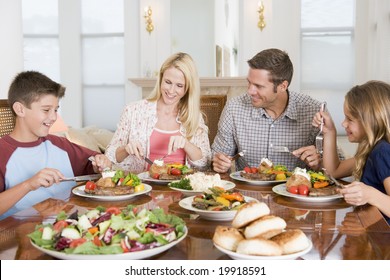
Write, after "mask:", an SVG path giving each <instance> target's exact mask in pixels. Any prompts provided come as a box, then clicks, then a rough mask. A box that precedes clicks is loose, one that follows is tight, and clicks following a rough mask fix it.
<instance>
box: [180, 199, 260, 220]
mask: <svg viewBox="0 0 390 280" xmlns="http://www.w3.org/2000/svg"><path fill="white" fill-rule="evenodd" d="M194 197H195V196H189V197H186V198H183V199H182V200H180V201H179V206H180V207H182V208H184V209H187V210H190V211H193V212H195V213H196V214H198V215H199V216H200V217H201V218H203V219H205V220H211V221H231V220H233V218H234V216H235V215H236V213H237V210H230V211H210V210H201V209H198V208H195V207H193V206H192V201H193V200H194ZM244 199H245V201H246V202H250V201H258V200H257V199H255V198H252V197H249V196H244Z"/></svg>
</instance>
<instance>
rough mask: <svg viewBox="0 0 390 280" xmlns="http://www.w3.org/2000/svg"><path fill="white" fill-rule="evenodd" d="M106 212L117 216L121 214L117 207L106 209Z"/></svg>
mask: <svg viewBox="0 0 390 280" xmlns="http://www.w3.org/2000/svg"><path fill="white" fill-rule="evenodd" d="M106 212H107V213H111V214H113V215H118V214H120V213H121V210H120V209H119V208H118V207H115V206H113V207H109V208H107V210H106Z"/></svg>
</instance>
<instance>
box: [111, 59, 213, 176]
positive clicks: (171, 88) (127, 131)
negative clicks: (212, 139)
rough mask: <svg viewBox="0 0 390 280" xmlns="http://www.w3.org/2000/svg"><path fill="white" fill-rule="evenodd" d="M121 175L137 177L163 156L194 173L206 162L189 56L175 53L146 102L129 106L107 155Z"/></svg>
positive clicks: (196, 85)
mask: <svg viewBox="0 0 390 280" xmlns="http://www.w3.org/2000/svg"><path fill="white" fill-rule="evenodd" d="M106 155H107V157H108V158H109V159H110V160H111V161H112V162H113V163H115V164H117V165H119V167H121V168H123V169H124V170H128V171H131V172H135V173H139V172H143V171H145V170H148V168H149V165H148V164H147V163H146V162H145V160H144V157H145V156H147V157H148V158H150V159H151V160H152V161H153V160H155V159H159V158H161V157H163V156H166V155H167V156H166V157H165V158H164V161H165V162H168V163H169V162H175V163H176V162H177V163H183V164H187V165H190V166H192V167H196V168H204V167H206V166H208V164H209V162H210V158H211V150H210V143H209V138H208V128H207V126H206V125H205V123H204V120H203V117H202V114H201V112H200V84H199V77H198V73H197V69H196V66H195V64H194V61H193V60H192V58H191V56H190V55H188V54H186V53H176V54H173V55H172V56H170V57H169V58H168V59H167V60H166V61H165V62H164V63H163V64H162V66H161V69H160V72H159V75H158V78H157V82H156V86H155V88H154V89H153V91H152V93H151V96H150V98H148V99H144V100H140V101H137V102H133V103H130V104H128V105H127V106H126V108H125V109H124V112H123V113H122V116H121V118H120V122H119V124H118V126H117V130H116V132H115V134H114V137H113V139H112V140H111V142H110V144H109V146H108V147H107V151H106Z"/></svg>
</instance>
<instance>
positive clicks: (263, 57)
mask: <svg viewBox="0 0 390 280" xmlns="http://www.w3.org/2000/svg"><path fill="white" fill-rule="evenodd" d="M248 64H249V67H250V68H249V72H248V77H247V80H248V91H247V93H245V94H243V95H241V96H237V97H235V98H232V99H231V100H229V101H228V103H227V104H226V106H225V108H224V110H223V112H222V115H221V119H220V121H219V125H218V133H217V135H216V137H215V139H214V143H213V145H212V151H213V155H214V156H213V168H214V170H215V171H216V172H220V173H224V172H227V171H228V170H229V169H230V167H231V164H232V161H231V158H232V156H233V155H234V154H236V153H238V152H240V151H244V150H245V156H244V159H245V161H246V162H245V161H244V160H243V159H242V158H239V159H238V160H237V162H236V167H237V170H242V169H243V168H244V167H245V165H246V164H249V165H250V166H258V165H259V164H260V161H261V159H262V158H268V159H269V160H271V161H272V162H273V163H274V164H283V165H286V166H287V168H288V169H289V170H293V169H294V168H295V167H306V168H310V169H315V170H316V169H318V168H320V165H321V156H320V154H318V153H317V151H316V148H315V146H314V143H315V137H316V135H317V134H318V132H319V130H318V128H316V127H313V126H312V119H313V116H314V115H315V113H317V112H318V111H319V110H320V107H321V102H319V101H317V100H315V99H313V98H311V97H309V96H307V95H303V94H299V93H295V92H290V91H289V89H288V87H289V85H290V83H291V79H292V76H293V65H292V62H291V60H290V58H289V56H288V54H287V53H286V52H283V51H281V50H278V49H267V50H264V51H261V52H260V53H258V54H256V55H255V56H254V57H253V58H252V59H250V60H249V61H248ZM273 146H285V147H288V148H289V150H290V151H292V153H290V152H280V151H277V150H275V149H273V148H272V147H273Z"/></svg>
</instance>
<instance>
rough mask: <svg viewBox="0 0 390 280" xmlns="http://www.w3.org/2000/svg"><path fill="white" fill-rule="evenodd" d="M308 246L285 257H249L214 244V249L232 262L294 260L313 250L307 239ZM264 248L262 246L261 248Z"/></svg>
mask: <svg viewBox="0 0 390 280" xmlns="http://www.w3.org/2000/svg"><path fill="white" fill-rule="evenodd" d="M308 243H309V245H308V246H307V247H306V249H304V250H302V251H299V252H296V253H292V254H286V255H277V256H264V255H263V256H261V255H250V254H244V253H237V252H234V251H231V250H227V249H225V248H223V247H221V246H218V245H217V244H215V243H214V246H215V248H217V249H218V250H219V251H221V252H223V253H225V254H226V255H228V256H229V257H230V258H232V259H234V260H294V259H296V258H298V257H301V256H303V255H305V254H307V253H308V252H310V250H311V249H312V248H313V243H312V242H311V241H310V240H309V239H308ZM263 247H264V246H263Z"/></svg>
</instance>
